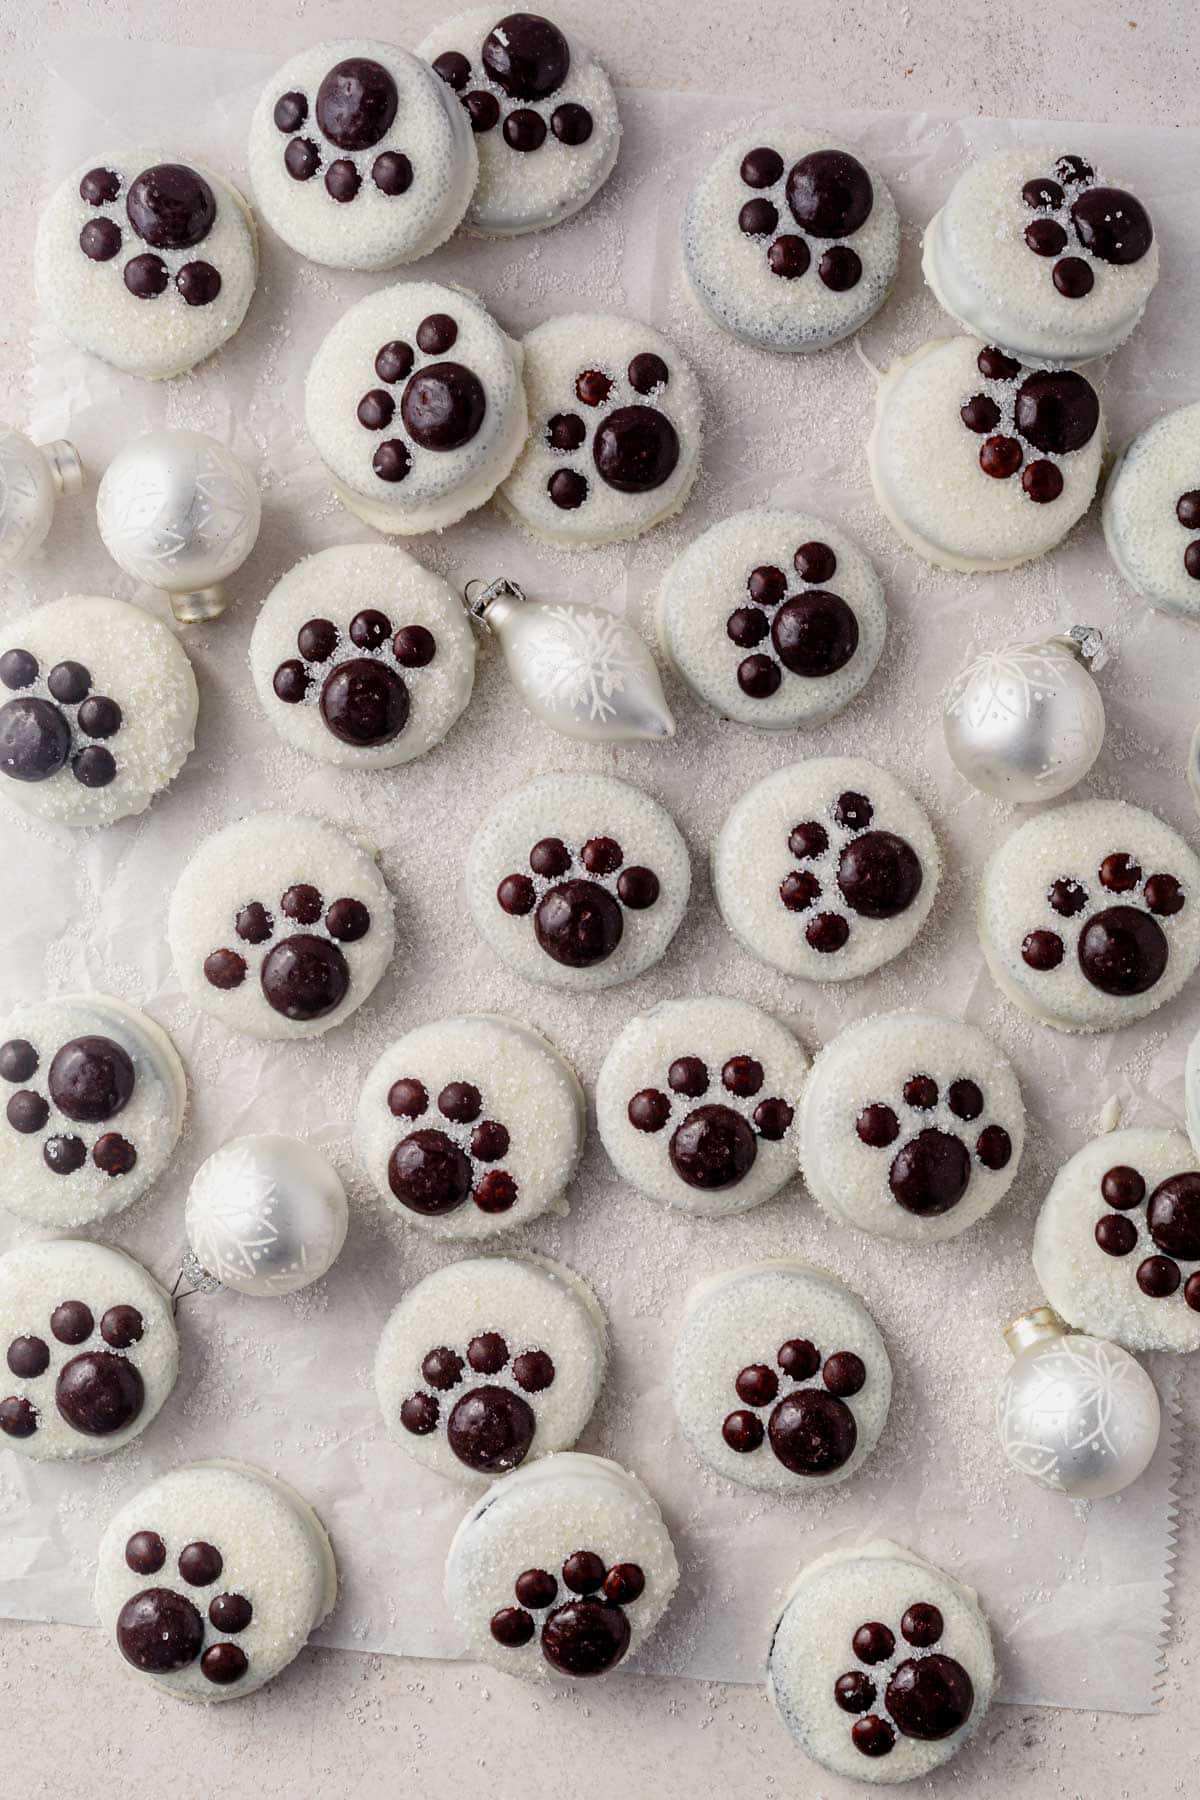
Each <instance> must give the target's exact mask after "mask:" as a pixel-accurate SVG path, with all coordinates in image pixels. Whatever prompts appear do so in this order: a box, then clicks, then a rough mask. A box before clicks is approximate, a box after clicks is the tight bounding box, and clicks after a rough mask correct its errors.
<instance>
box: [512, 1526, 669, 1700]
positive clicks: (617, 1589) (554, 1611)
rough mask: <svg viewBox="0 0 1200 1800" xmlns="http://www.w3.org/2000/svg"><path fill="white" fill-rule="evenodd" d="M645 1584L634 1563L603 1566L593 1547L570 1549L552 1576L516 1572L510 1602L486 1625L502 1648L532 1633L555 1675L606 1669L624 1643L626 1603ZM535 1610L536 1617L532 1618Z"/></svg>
mask: <svg viewBox="0 0 1200 1800" xmlns="http://www.w3.org/2000/svg"><path fill="white" fill-rule="evenodd" d="M560 1581H561V1583H562V1596H561V1598H560V1590H559V1582H560ZM645 1587H646V1577H645V1575H644V1574H643V1573H642V1570H641V1569H640V1567H639V1566H638V1564H637V1563H635V1562H621V1563H613V1564H612V1565H611V1567H606V1566H605V1561H604V1558H603V1557H602V1556H598V1555H597V1554H596V1552H595V1551H594V1550H573V1551H572V1552H571V1554H570V1555H569V1556H568V1557H567V1559H566V1560H565V1562H564V1563H563V1565H562V1568H561V1570H560V1571H559V1575H558V1577H557V1578H556V1577H555V1576H554V1575H552V1574H551V1573H550V1571H549V1570H548V1569H526V1570H524V1571H523V1573H522V1574H520V1575H518V1576H517V1579H516V1580H515V1581H514V1583H513V1599H514V1600H515V1602H516V1604H515V1606H505V1607H501V1609H500V1611H499V1612H496V1613H493V1614H492V1618H491V1624H490V1630H491V1633H492V1636H493V1637H494V1638H495V1640H496V1642H497V1643H498V1644H500V1645H501V1646H502V1647H503V1648H504V1649H506V1650H519V1649H521V1648H522V1646H523V1645H525V1644H528V1643H531V1642H532V1641H533V1638H534V1637H535V1635H536V1636H537V1637H538V1641H539V1643H540V1645H541V1651H542V1655H543V1656H544V1657H545V1659H546V1661H547V1662H548V1663H549V1664H550V1666H551V1668H553V1669H557V1670H558V1672H559V1674H560V1675H574V1676H585V1675H607V1674H608V1672H609V1670H610V1669H615V1668H616V1666H617V1664H618V1663H619V1662H620V1661H621V1660H622V1658H623V1657H624V1655H625V1653H626V1651H627V1650H628V1649H629V1640H630V1636H631V1633H630V1628H629V1620H628V1618H627V1616H626V1613H625V1608H626V1607H627V1606H632V1605H633V1603H634V1601H635V1600H638V1599H640V1598H641V1595H642V1594H643V1592H644V1591H645ZM556 1602H557V1604H555V1603H556ZM535 1613H540V1614H541V1615H542V1616H541V1618H540V1619H535V1618H534V1614H535Z"/></svg>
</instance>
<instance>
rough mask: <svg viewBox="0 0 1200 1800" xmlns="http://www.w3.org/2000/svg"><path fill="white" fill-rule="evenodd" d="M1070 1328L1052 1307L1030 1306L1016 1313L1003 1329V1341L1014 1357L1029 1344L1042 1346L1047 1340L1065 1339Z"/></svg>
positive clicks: (1027, 1347)
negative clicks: (1026, 1310) (1026, 1309)
mask: <svg viewBox="0 0 1200 1800" xmlns="http://www.w3.org/2000/svg"><path fill="white" fill-rule="evenodd" d="M1069 1330H1070V1327H1069V1326H1068V1325H1067V1323H1066V1320H1065V1319H1060V1318H1059V1316H1058V1314H1057V1313H1056V1312H1055V1310H1054V1308H1053V1307H1052V1306H1031V1307H1030V1308H1029V1310H1028V1312H1023V1313H1018V1315H1017V1317H1016V1318H1015V1319H1013V1320H1012V1322H1011V1323H1010V1324H1008V1325H1006V1326H1005V1327H1004V1341H1005V1343H1006V1344H1007V1345H1008V1347H1009V1350H1010V1351H1011V1352H1012V1354H1013V1355H1014V1356H1020V1354H1021V1352H1022V1350H1028V1349H1029V1347H1030V1345H1031V1344H1043V1343H1045V1341H1046V1339H1047V1338H1056V1337H1066V1336H1067V1335H1068V1332H1069Z"/></svg>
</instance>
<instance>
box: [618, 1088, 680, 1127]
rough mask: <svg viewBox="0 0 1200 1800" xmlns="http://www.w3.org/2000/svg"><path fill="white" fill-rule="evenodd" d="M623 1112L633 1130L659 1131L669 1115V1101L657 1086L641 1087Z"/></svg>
mask: <svg viewBox="0 0 1200 1800" xmlns="http://www.w3.org/2000/svg"><path fill="white" fill-rule="evenodd" d="M625 1112H626V1116H627V1117H628V1119H629V1123H630V1124H631V1125H632V1126H633V1128H634V1130H635V1131H661V1130H662V1128H663V1126H664V1125H665V1124H666V1122H667V1120H668V1119H669V1118H670V1116H671V1102H670V1101H669V1100H668V1099H667V1096H666V1095H665V1094H660V1093H659V1092H658V1090H657V1088H643V1089H642V1091H641V1092H640V1093H639V1094H635V1095H634V1096H633V1098H632V1099H631V1100H630V1102H629V1105H628V1106H627V1107H626V1108H625Z"/></svg>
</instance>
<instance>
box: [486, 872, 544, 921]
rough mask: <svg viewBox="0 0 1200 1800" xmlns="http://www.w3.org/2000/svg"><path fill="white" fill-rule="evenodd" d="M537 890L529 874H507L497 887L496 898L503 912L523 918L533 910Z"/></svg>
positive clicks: (513, 916)
mask: <svg viewBox="0 0 1200 1800" xmlns="http://www.w3.org/2000/svg"><path fill="white" fill-rule="evenodd" d="M536 899H537V890H536V889H535V887H534V885H533V883H532V881H530V879H529V877H528V875H506V876H505V877H504V880H503V881H502V882H501V883H500V885H499V887H498V888H497V889H496V900H497V902H498V904H499V906H500V909H501V911H502V912H506V913H508V914H509V916H510V917H511V918H521V917H523V916H524V914H525V913H530V912H532V911H533V906H534V901H535V900H536Z"/></svg>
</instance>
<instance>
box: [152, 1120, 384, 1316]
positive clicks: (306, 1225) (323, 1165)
mask: <svg viewBox="0 0 1200 1800" xmlns="http://www.w3.org/2000/svg"><path fill="white" fill-rule="evenodd" d="M347 1217H348V1214H347V1206H346V1190H345V1188H344V1187H343V1186H342V1183H341V1180H340V1179H339V1177H338V1173H337V1170H336V1169H335V1168H334V1167H333V1165H332V1163H330V1162H329V1161H328V1160H327V1159H326V1158H325V1157H324V1156H322V1155H321V1153H320V1151H319V1150H314V1149H313V1147H312V1145H311V1144H304V1143H301V1142H300V1141H299V1139H297V1138H289V1137H273V1136H264V1137H244V1138H234V1139H233V1140H232V1142H230V1143H228V1144H225V1145H224V1146H223V1147H222V1148H221V1149H220V1150H218V1151H217V1152H216V1154H215V1155H213V1156H210V1157H209V1159H208V1161H207V1162H206V1163H203V1164H202V1165H201V1166H200V1168H199V1169H198V1170H197V1171H196V1176H195V1179H194V1180H193V1182H192V1185H191V1189H190V1191H189V1193H188V1198H187V1208H186V1212H185V1215H184V1224H185V1228H186V1231H187V1237H188V1244H189V1247H190V1253H189V1255H188V1256H186V1257H185V1259H184V1264H183V1274H184V1276H185V1278H186V1279H187V1280H188V1281H189V1282H190V1283H191V1285H192V1287H193V1288H194V1289H199V1290H200V1291H211V1289H212V1288H214V1287H217V1286H219V1287H229V1288H236V1289H237V1291H238V1293H239V1294H253V1295H256V1296H267V1295H271V1294H293V1293H295V1292H296V1290H297V1289H298V1288H303V1287H307V1286H308V1285H309V1283H310V1282H313V1281H319V1280H320V1278H321V1276H322V1275H324V1274H325V1272H326V1270H327V1269H329V1268H331V1267H332V1265H333V1264H334V1263H335V1262H336V1260H337V1257H338V1254H339V1252H340V1250H341V1248H342V1245H343V1243H344V1242H345V1239H346V1224H347Z"/></svg>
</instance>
